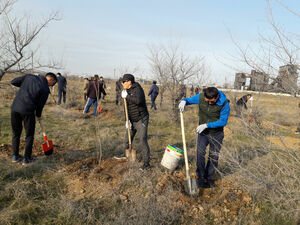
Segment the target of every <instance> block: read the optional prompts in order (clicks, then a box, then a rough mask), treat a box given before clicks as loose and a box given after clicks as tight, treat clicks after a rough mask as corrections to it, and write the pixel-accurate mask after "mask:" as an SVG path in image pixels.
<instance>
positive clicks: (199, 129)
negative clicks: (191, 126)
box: [196, 123, 207, 134]
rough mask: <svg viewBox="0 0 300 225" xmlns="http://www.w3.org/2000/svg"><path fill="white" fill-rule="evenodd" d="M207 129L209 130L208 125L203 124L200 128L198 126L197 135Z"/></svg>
mask: <svg viewBox="0 0 300 225" xmlns="http://www.w3.org/2000/svg"><path fill="white" fill-rule="evenodd" d="M206 128H207V124H206V123H205V124H201V125H200V126H198V127H197V128H196V133H198V134H201V133H202V131H204V130H205V129H206Z"/></svg>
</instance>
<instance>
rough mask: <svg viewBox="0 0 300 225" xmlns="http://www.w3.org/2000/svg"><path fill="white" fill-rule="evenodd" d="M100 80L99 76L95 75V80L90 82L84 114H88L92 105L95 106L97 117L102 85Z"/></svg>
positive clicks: (94, 113) (94, 114) (94, 112)
mask: <svg viewBox="0 0 300 225" xmlns="http://www.w3.org/2000/svg"><path fill="white" fill-rule="evenodd" d="M98 78H99V77H98V75H95V76H94V79H93V80H92V81H90V82H89V85H88V88H87V93H86V94H87V97H88V99H87V102H86V104H85V107H84V110H83V114H86V113H88V112H89V109H90V107H91V105H94V111H93V116H96V115H97V107H98V99H99V97H100V84H99V81H98Z"/></svg>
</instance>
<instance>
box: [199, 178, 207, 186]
mask: <svg viewBox="0 0 300 225" xmlns="http://www.w3.org/2000/svg"><path fill="white" fill-rule="evenodd" d="M197 186H198V187H199V188H206V187H207V184H206V180H205V179H204V178H200V179H198V181H197Z"/></svg>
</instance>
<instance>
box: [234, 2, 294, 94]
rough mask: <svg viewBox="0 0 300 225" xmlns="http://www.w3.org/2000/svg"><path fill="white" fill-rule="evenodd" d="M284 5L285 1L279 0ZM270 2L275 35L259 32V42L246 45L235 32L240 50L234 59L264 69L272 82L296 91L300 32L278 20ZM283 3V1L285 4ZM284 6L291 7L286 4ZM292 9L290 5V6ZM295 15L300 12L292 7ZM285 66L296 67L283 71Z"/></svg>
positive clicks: (286, 89)
mask: <svg viewBox="0 0 300 225" xmlns="http://www.w3.org/2000/svg"><path fill="white" fill-rule="evenodd" d="M276 1H277V2H278V3H280V4H281V5H282V3H281V2H280V1H278V0H276ZM266 2H267V5H268V18H269V24H270V27H271V30H272V31H273V35H271V36H267V35H266V34H265V33H263V34H262V33H259V34H258V41H257V45H253V44H251V45H250V44H249V45H247V46H242V45H241V44H240V43H239V42H238V41H237V40H236V39H235V38H233V36H232V35H231V39H232V41H233V43H234V45H235V46H236V50H237V52H238V54H237V55H236V56H234V60H238V61H240V62H242V63H245V64H246V65H247V66H249V67H250V68H251V69H253V70H256V71H258V72H261V73H265V74H269V75H270V78H271V80H273V82H272V83H271V85H272V86H270V88H275V87H276V89H277V90H279V91H282V92H288V93H291V94H296V93H297V92H298V86H297V77H298V74H297V70H299V68H300V67H299V61H298V60H299V49H300V48H299V46H300V45H299V36H298V35H296V34H293V33H291V32H288V31H286V30H285V29H284V27H283V26H280V25H279V24H278V23H276V22H275V19H274V16H273V11H272V7H271V4H270V0H266ZM282 6H283V5H282ZM284 8H287V7H286V6H285V5H284ZM287 9H288V8H287ZM288 11H289V12H292V13H293V15H295V16H297V17H299V15H298V14H297V13H295V12H293V11H291V10H288ZM281 66H288V67H289V68H291V70H292V73H293V74H292V75H291V74H286V76H285V75H284V74H282V70H280V67H281Z"/></svg>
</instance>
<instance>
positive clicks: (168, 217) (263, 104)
mask: <svg viewBox="0 0 300 225" xmlns="http://www.w3.org/2000/svg"><path fill="white" fill-rule="evenodd" d="M109 86H110V87H111V89H110V90H109V91H108V95H107V98H106V100H104V101H102V102H101V104H102V107H103V111H102V112H101V113H100V115H99V116H98V117H96V118H92V117H88V118H86V117H85V116H83V115H82V109H83V106H84V103H83V101H82V94H81V92H80V88H81V83H80V80H79V79H73V78H69V79H68V90H69V91H68V92H67V104H66V105H62V106H56V105H54V101H53V99H52V98H51V97H49V100H48V104H47V105H46V106H45V109H44V112H43V120H44V124H45V126H46V131H47V134H48V136H49V138H50V139H52V140H53V142H54V145H55V146H54V147H55V154H54V155H53V156H51V157H48V158H45V157H44V156H42V155H41V154H38V151H39V144H40V143H42V142H43V139H42V135H40V128H39V126H38V125H37V128H36V136H35V137H36V139H35V142H36V147H35V150H34V154H35V155H37V156H38V161H37V162H36V163H35V164H33V165H32V166H30V167H26V168H25V167H22V166H21V165H12V164H11V163H10V155H9V153H8V152H9V150H10V149H9V148H10V141H11V128H10V121H9V120H10V115H9V105H10V104H11V101H12V97H11V96H12V94H13V93H14V92H15V90H12V89H11V88H8V87H9V86H7V87H6V88H1V89H0V98H1V101H0V102H1V104H0V112H1V113H0V124H1V130H0V141H1V144H5V145H0V220H1V222H2V224H251V223H252V224H296V221H297V219H298V218H299V209H300V207H299V199H300V196H299V190H300V188H299V187H300V184H299V177H300V176H299V175H300V174H299V171H300V164H299V161H300V156H299V154H300V151H299V148H297V147H294V148H293V147H290V143H289V142H288V143H286V140H291V139H292V138H294V139H299V137H298V136H296V135H295V134H294V129H295V125H296V124H297V122H300V121H297V120H299V112H298V111H297V110H298V108H297V105H298V102H297V101H296V100H295V98H292V97H275V96H267V95H257V96H256V95H254V99H255V100H254V109H253V110H254V111H253V112H254V115H255V116H254V120H253V121H252V122H249V121H248V120H238V119H236V118H235V117H233V116H231V117H230V119H229V123H228V125H227V128H226V130H225V135H226V136H225V139H224V145H223V148H222V151H221V155H220V163H219V171H218V174H217V177H218V178H219V180H218V181H217V182H218V185H219V187H218V188H217V189H211V190H204V191H200V192H199V195H198V197H197V198H196V199H191V198H188V197H187V196H186V195H185V194H184V186H185V185H184V169H183V167H182V165H181V166H180V167H179V168H178V170H177V171H175V173H173V174H170V173H169V172H168V171H166V170H165V169H163V168H161V167H160V161H161V158H162V155H163V152H164V147H165V146H166V145H168V144H174V145H177V146H178V147H181V133H180V126H179V125H177V124H176V123H173V122H172V121H170V118H169V109H170V106H168V105H164V107H163V109H162V110H158V111H150V123H149V131H148V133H149V145H150V148H151V157H152V161H151V165H152V170H151V171H149V172H146V173H143V172H140V171H138V166H139V165H140V164H133V165H131V164H128V163H126V162H119V161H114V160H113V159H112V157H113V156H114V155H117V154H119V153H121V152H122V151H123V143H124V139H125V126H124V125H125V122H124V115H123V109H122V107H120V106H116V105H115V104H114V100H115V96H114V94H115V93H114V86H113V85H111V84H109ZM1 87H2V86H1ZM148 90H149V87H148V86H147V87H145V92H147V91H148ZM235 95H236V94H235V93H228V96H229V97H230V99H231V106H232V108H234V107H233V102H234V101H233V100H234V98H237V97H239V96H235ZM8 96H10V97H8ZM54 97H55V99H56V100H57V95H56V92H55V94H54ZM166 101H167V99H166ZM147 103H148V104H150V99H149V98H148V97H147ZM184 115H185V126H186V139H187V146H188V150H189V155H190V166H191V171H192V176H195V173H194V171H195V141H196V140H195V133H194V129H195V127H196V124H197V107H194V106H191V107H189V108H188V109H187V111H186V112H185V114H184ZM232 115H234V110H232ZM270 138H271V139H272V138H273V139H274V138H278V139H280V140H282V142H283V143H286V144H282V145H276V143H274V142H272V141H271V140H270ZM288 138H290V139H288ZM22 139H24V134H23V138H22ZM1 146H2V147H1ZM134 147H135V148H137V149H138V146H137V145H136V143H134ZM100 148H101V149H100ZM4 150H5V151H4ZM100 150H101V152H100ZM100 153H101V154H102V161H101V163H100V164H99V161H98V160H99V157H100ZM138 155H139V154H138Z"/></svg>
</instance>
